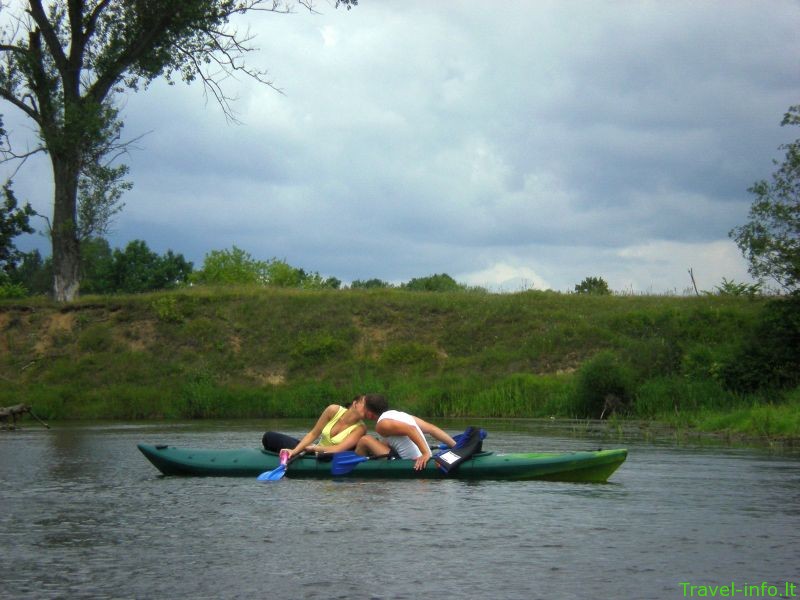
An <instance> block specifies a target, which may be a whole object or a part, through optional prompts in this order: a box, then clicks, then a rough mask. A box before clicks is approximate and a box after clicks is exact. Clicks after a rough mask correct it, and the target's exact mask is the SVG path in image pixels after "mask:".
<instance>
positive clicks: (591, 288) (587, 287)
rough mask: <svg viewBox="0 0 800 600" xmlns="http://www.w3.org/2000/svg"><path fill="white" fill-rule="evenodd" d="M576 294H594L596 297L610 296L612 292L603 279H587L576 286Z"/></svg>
mask: <svg viewBox="0 0 800 600" xmlns="http://www.w3.org/2000/svg"><path fill="white" fill-rule="evenodd" d="M575 293H576V294H592V295H595V296H608V295H609V294H611V290H610V289H608V283H606V280H605V279H603V278H602V277H587V278H586V279H584V280H583V281H581V282H580V283H579V284H578V285H576V286H575Z"/></svg>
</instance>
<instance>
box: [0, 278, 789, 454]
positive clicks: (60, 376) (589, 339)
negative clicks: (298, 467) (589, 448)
mask: <svg viewBox="0 0 800 600" xmlns="http://www.w3.org/2000/svg"><path fill="white" fill-rule="evenodd" d="M798 312H800V311H798V310H797V301H796V300H795V299H792V298H791V297H782V298H773V299H768V298H764V297H760V296H730V295H710V294H709V295H704V296H699V297H697V296H693V297H688V296H684V297H677V296H620V295H605V294H579V293H576V294H563V293H557V292H539V291H526V292H520V293H516V294H489V293H486V292H485V291H481V290H459V291H454V292H425V291H413V290H408V289H396V288H395V289H391V288H374V289H370V288H366V289H345V290H339V289H314V290H303V289H291V288H275V287H263V286H195V287H189V288H182V289H179V290H172V291H164V292H158V293H149V294H136V295H127V296H125V295H116V296H85V297H82V298H81V299H80V300H78V301H76V302H74V303H70V304H68V305H61V304H56V303H52V302H50V301H47V300H45V299H43V298H38V299H37V298H26V299H16V300H4V301H0V405H10V404H17V403H20V402H25V403H27V404H30V405H32V406H33V407H34V408H35V410H36V413H37V414H38V415H39V416H40V417H42V418H45V419H50V420H58V419H95V418H110V419H173V418H175V419H177V418H266V417H302V418H312V417H315V416H316V415H317V414H318V413H319V411H320V410H321V408H322V407H323V406H325V405H326V404H327V403H329V402H331V401H338V402H344V401H346V400H347V399H348V398H350V397H352V396H353V395H355V394H357V393H362V392H367V391H370V392H382V393H385V394H387V395H388V397H389V398H390V401H391V403H392V405H393V406H394V407H397V408H401V409H405V410H409V411H412V412H415V413H417V414H420V415H423V416H427V417H431V418H435V417H470V418H475V419H480V418H481V417H484V418H489V417H504V418H514V417H555V418H578V419H594V418H600V417H602V418H609V417H611V418H612V419H645V420H650V421H659V422H666V423H670V424H673V425H675V426H678V427H681V428H689V429H697V430H703V431H716V432H727V433H729V434H731V435H742V436H753V437H762V438H768V439H777V438H798V437H800V392H799V391H798V379H797V377H798V375H797V373H798V372H799V371H800V370H799V369H798V368H797V367H798V357H797V353H798V348H800V340H798V331H800V326H798V317H797V315H798Z"/></svg>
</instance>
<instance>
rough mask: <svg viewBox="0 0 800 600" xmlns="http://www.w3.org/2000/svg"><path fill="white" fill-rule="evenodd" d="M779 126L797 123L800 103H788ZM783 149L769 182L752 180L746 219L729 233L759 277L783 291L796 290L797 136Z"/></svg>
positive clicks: (799, 280) (799, 269) (799, 250)
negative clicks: (793, 104) (789, 104)
mask: <svg viewBox="0 0 800 600" xmlns="http://www.w3.org/2000/svg"><path fill="white" fill-rule="evenodd" d="M781 125H800V105H797V106H792V107H790V108H789V111H788V112H787V113H786V114H785V115H784V117H783V121H782V122H781ZM780 148H781V149H782V150H785V151H786V155H785V157H784V161H783V162H782V163H778V162H777V161H773V162H774V163H775V165H776V166H778V169H777V171H775V173H773V175H772V181H767V180H762V181H758V182H756V183H755V184H754V185H753V186H752V187H751V188H750V189H749V190H748V191H749V192H750V193H752V194H754V195H755V197H756V198H755V200H754V201H753V204H752V205H751V207H750V214H749V220H748V222H747V223H745V224H744V225H742V226H740V227H736V228H734V229H733V230H731V232H730V236H731V237H732V238H733V239H734V241H735V242H736V244H737V245H738V246H739V248H740V249H741V251H742V253H743V254H744V256H745V258H747V261H748V262H749V267H748V270H749V271H750V273H751V274H752V275H753V276H754V277H756V278H757V279H759V280H764V279H767V278H771V279H773V280H774V281H776V282H777V283H778V284H779V285H780V286H781V287H783V288H784V289H785V290H786V291H789V292H795V291H797V290H798V289H800V139H797V140H795V141H794V142H791V143H789V144H784V145H782V146H781V147H780Z"/></svg>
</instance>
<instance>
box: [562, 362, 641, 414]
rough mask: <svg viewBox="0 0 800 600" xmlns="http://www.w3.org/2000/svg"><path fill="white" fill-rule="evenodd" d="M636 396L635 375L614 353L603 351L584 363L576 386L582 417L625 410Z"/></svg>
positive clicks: (576, 403)
mask: <svg viewBox="0 0 800 600" xmlns="http://www.w3.org/2000/svg"><path fill="white" fill-rule="evenodd" d="M632 398H633V376H632V374H631V372H630V369H629V368H628V367H626V366H625V365H623V364H622V363H621V362H620V361H619V360H618V359H617V357H616V356H615V355H614V353H612V352H609V351H604V352H600V353H599V354H597V355H595V356H594V357H593V358H591V359H590V360H589V361H587V362H586V363H584V364H583V366H582V367H581V368H580V370H579V371H578V377H577V384H576V386H575V407H576V410H578V412H579V416H581V417H588V418H593V419H599V418H600V417H601V416H608V414H609V413H610V412H614V411H626V410H627V409H628V408H629V407H630V404H631V400H632Z"/></svg>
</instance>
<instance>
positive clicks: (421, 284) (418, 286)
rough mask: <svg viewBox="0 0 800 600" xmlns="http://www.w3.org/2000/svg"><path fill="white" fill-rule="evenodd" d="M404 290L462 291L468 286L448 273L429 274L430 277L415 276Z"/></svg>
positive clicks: (405, 285)
mask: <svg viewBox="0 0 800 600" xmlns="http://www.w3.org/2000/svg"><path fill="white" fill-rule="evenodd" d="M401 287H402V289H404V290H410V291H414V292H462V291H464V290H465V289H466V288H465V286H463V285H461V284H460V283H458V282H457V281H456V280H455V279H453V278H452V277H450V275H448V274H447V273H442V274H441V275H429V276H428V277H415V278H414V279H412V280H411V281H409V282H408V283H404V284H403V285H402V286H401Z"/></svg>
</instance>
